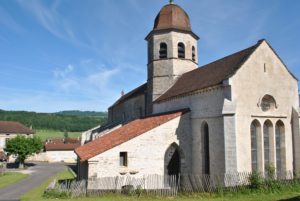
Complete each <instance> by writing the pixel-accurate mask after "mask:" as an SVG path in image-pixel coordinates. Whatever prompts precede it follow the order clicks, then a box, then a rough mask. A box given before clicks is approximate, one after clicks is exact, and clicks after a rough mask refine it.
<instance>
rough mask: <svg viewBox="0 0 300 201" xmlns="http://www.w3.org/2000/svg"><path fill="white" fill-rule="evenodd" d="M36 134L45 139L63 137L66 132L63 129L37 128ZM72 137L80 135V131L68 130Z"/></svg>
mask: <svg viewBox="0 0 300 201" xmlns="http://www.w3.org/2000/svg"><path fill="white" fill-rule="evenodd" d="M35 134H36V136H38V137H40V138H41V139H42V140H43V141H45V140H46V139H48V138H63V137H64V132H61V131H53V130H36V131H35ZM68 135H69V137H70V138H77V137H80V135H81V133H80V132H68Z"/></svg>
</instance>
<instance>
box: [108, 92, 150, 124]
mask: <svg viewBox="0 0 300 201" xmlns="http://www.w3.org/2000/svg"><path fill="white" fill-rule="evenodd" d="M108 115H109V117H108V120H109V122H108V123H117V122H125V121H130V120H133V119H136V118H139V117H141V116H144V115H145V95H138V96H135V97H133V98H130V99H128V100H126V101H125V102H123V103H120V104H118V105H116V106H113V107H111V108H109V113H108Z"/></svg>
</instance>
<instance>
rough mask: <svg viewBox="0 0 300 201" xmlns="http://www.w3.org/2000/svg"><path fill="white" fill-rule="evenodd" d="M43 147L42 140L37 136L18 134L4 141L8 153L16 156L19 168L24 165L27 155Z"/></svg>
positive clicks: (39, 150)
mask: <svg viewBox="0 0 300 201" xmlns="http://www.w3.org/2000/svg"><path fill="white" fill-rule="evenodd" d="M42 148H43V143H42V140H41V139H40V138H39V137H36V136H35V137H33V138H29V137H25V136H20V135H18V136H17V137H15V138H12V139H9V140H8V141H7V143H6V148H5V151H6V152H8V154H12V155H15V156H17V159H18V161H19V162H20V168H23V167H24V162H25V160H26V158H27V157H28V156H31V155H33V154H35V153H39V152H41V150H42Z"/></svg>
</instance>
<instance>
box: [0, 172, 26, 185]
mask: <svg viewBox="0 0 300 201" xmlns="http://www.w3.org/2000/svg"><path fill="white" fill-rule="evenodd" d="M27 176H28V175H26V174H22V173H17V172H8V173H5V174H4V175H2V176H0V188H4V187H6V186H9V185H11V184H14V183H17V182H19V181H21V180H23V179H25V178H26V177H27Z"/></svg>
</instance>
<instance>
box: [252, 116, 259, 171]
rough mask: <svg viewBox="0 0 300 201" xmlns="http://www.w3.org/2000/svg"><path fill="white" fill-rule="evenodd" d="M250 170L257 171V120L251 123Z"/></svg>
mask: <svg viewBox="0 0 300 201" xmlns="http://www.w3.org/2000/svg"><path fill="white" fill-rule="evenodd" d="M250 130H251V168H252V171H257V170H258V152H257V137H258V134H259V132H260V124H259V122H258V121H257V120H254V121H253V122H252V123H251V127H250Z"/></svg>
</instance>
